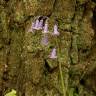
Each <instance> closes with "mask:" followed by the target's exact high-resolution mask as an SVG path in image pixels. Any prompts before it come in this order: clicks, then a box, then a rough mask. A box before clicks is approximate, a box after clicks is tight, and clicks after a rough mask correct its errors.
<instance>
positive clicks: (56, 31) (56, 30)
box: [53, 24, 60, 35]
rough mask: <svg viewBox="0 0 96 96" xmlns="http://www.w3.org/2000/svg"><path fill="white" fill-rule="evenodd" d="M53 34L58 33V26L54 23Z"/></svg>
mask: <svg viewBox="0 0 96 96" xmlns="http://www.w3.org/2000/svg"><path fill="white" fill-rule="evenodd" d="M53 35H60V33H59V32H58V26H57V25H56V24H55V25H54V30H53Z"/></svg>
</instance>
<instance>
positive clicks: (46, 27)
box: [43, 21, 48, 33]
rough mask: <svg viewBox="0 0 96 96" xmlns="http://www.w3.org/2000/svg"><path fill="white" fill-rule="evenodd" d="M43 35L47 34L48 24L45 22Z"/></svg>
mask: <svg viewBox="0 0 96 96" xmlns="http://www.w3.org/2000/svg"><path fill="white" fill-rule="evenodd" d="M43 33H48V22H47V21H46V22H45V25H44V30H43Z"/></svg>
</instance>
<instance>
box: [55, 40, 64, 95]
mask: <svg viewBox="0 0 96 96" xmlns="http://www.w3.org/2000/svg"><path fill="white" fill-rule="evenodd" d="M57 39H58V38H56V44H57V46H58V55H59V54H60V47H59V44H58V41H57ZM59 57H60V55H59ZM59 71H60V78H61V86H62V91H63V96H66V87H65V84H64V78H63V72H62V64H61V62H59Z"/></svg>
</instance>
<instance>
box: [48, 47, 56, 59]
mask: <svg viewBox="0 0 96 96" xmlns="http://www.w3.org/2000/svg"><path fill="white" fill-rule="evenodd" d="M49 58H51V59H56V58H57V54H56V48H53V49H52V52H51V54H50V56H49Z"/></svg>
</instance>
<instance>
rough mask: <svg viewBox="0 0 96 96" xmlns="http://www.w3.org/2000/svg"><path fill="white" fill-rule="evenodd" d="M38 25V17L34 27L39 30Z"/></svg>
mask: <svg viewBox="0 0 96 96" xmlns="http://www.w3.org/2000/svg"><path fill="white" fill-rule="evenodd" d="M38 27H39V20H38V19H37V20H36V22H35V27H34V29H36V30H39V28H38Z"/></svg>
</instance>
